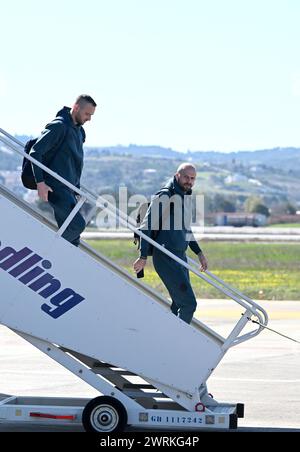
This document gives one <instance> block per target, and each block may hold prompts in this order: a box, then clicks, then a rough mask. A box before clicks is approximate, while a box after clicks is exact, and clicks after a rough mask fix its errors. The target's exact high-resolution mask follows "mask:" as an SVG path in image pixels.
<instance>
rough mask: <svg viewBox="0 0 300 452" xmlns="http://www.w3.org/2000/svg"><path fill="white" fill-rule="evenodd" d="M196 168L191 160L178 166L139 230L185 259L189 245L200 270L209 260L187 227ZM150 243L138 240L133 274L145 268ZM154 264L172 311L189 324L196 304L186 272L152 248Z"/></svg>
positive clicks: (153, 200) (202, 269) (154, 199)
mask: <svg viewBox="0 0 300 452" xmlns="http://www.w3.org/2000/svg"><path fill="white" fill-rule="evenodd" d="M196 175H197V172H196V168H195V166H194V165H191V164H190V163H183V164H182V165H180V166H179V168H178V169H177V171H176V174H175V175H174V177H173V178H172V179H171V180H170V181H169V183H168V184H167V185H166V187H163V188H162V189H161V190H160V191H159V192H158V193H156V195H155V196H154V197H153V199H152V201H151V204H150V206H149V208H148V211H147V213H146V215H145V218H144V220H143V222H142V224H141V227H140V230H141V231H142V232H143V233H144V234H146V235H147V236H148V237H150V238H152V239H155V241H156V242H157V243H159V244H160V245H161V246H163V247H165V248H166V249H167V250H169V251H171V252H172V253H173V254H175V255H176V256H177V257H179V258H180V259H182V260H183V261H185V262H186V261H187V258H186V250H187V248H188V247H190V248H191V250H192V251H193V252H194V253H195V254H196V255H197V256H198V259H199V262H200V270H201V271H206V270H207V267H208V263H207V260H206V257H205V256H204V254H203V253H202V251H201V249H200V247H199V245H198V243H197V242H196V240H195V237H194V235H193V233H192V231H191V229H190V224H191V213H192V203H191V194H192V187H193V185H194V183H195V181H196ZM150 250H151V245H150V244H149V242H148V241H147V240H143V239H142V240H141V244H140V257H139V258H138V259H137V260H136V261H135V262H134V264H133V267H134V270H135V272H136V273H139V272H140V271H142V270H143V269H144V267H145V266H146V263H147V256H148V255H150V254H151V251H150ZM152 253H153V256H152V258H153V265H154V268H155V270H156V271H157V273H158V275H159V276H160V278H161V280H162V281H163V283H164V284H165V286H166V288H167V289H168V292H169V294H170V296H171V299H172V305H171V311H172V312H173V314H175V315H176V316H178V317H179V318H180V319H182V320H183V321H185V322H186V323H190V322H191V320H192V318H193V314H194V312H195V310H196V307H197V302H196V297H195V295H194V292H193V289H192V287H191V283H190V278H189V271H188V270H187V269H186V268H185V267H183V266H182V265H181V264H179V263H178V262H176V261H174V260H173V259H172V258H171V257H169V256H167V255H166V254H165V253H163V252H162V251H160V250H158V249H157V248H155V247H153V250H152Z"/></svg>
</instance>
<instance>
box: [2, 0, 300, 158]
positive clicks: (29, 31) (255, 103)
mask: <svg viewBox="0 0 300 452" xmlns="http://www.w3.org/2000/svg"><path fill="white" fill-rule="evenodd" d="M0 5H1V15H0V39H1V59H0V127H2V128H3V129H5V130H7V131H8V132H10V133H12V134H14V133H17V134H32V135H36V134H38V133H39V132H40V131H41V130H42V129H43V127H44V125H45V124H46V123H47V122H49V120H51V119H52V118H53V117H54V116H55V115H56V112H57V111H58V110H59V109H60V108H61V107H62V106H64V105H68V106H71V105H72V103H73V102H74V100H75V98H76V97H77V95H78V94H81V93H87V94H90V95H91V96H92V97H93V98H94V99H95V100H96V102H97V104H98V108H97V110H96V113H95V115H94V117H93V119H92V121H91V122H90V123H88V124H86V126H85V129H86V133H87V141H86V144H87V145H88V146H114V145H119V144H121V145H124V146H128V145H130V144H137V145H157V146H164V147H169V148H173V149H174V150H178V151H187V150H190V151H200V150H203V151H208V150H216V151H225V152H227V151H238V150H256V149H267V148H274V147H287V146H292V147H300V127H299V124H300V27H299V23H300V2H299V0H85V1H79V0H50V1H49V0H47V1H44V0H26V2H25V1H23V0H10V1H8V2H6V1H3V0H0Z"/></svg>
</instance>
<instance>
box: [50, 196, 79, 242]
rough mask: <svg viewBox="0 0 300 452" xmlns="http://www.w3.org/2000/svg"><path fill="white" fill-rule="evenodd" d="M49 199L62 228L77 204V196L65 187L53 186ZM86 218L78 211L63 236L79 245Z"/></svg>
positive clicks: (58, 223)
mask: <svg viewBox="0 0 300 452" xmlns="http://www.w3.org/2000/svg"><path fill="white" fill-rule="evenodd" d="M48 201H49V204H50V205H51V207H52V208H53V210H54V216H55V219H56V222H57V225H58V227H59V228H60V227H61V226H62V224H63V223H64V222H65V220H66V219H67V217H68V216H69V215H70V213H71V211H72V210H73V209H74V207H75V206H76V204H77V200H76V197H75V195H74V193H73V192H71V191H70V190H68V189H65V188H61V187H59V188H57V189H55V187H54V188H53V193H51V192H49V194H48ZM85 226H86V225H85V220H84V218H83V216H82V215H81V214H80V213H79V212H77V214H76V215H75V217H74V218H73V220H72V221H71V223H70V224H69V226H68V227H67V229H66V230H65V232H64V233H63V235H62V237H63V238H64V239H66V240H68V242H71V243H72V244H73V245H75V246H78V245H79V243H80V234H81V233H82V231H83V230H84V228H85Z"/></svg>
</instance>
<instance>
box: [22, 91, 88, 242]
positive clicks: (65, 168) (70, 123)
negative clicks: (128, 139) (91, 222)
mask: <svg viewBox="0 0 300 452" xmlns="http://www.w3.org/2000/svg"><path fill="white" fill-rule="evenodd" d="M96 106H97V105H96V103H95V101H94V100H93V99H92V98H91V97H90V96H87V95H81V96H79V97H78V98H77V99H76V101H75V104H74V105H73V107H72V108H68V107H64V108H63V109H62V110H60V111H59V112H58V113H57V116H56V118H55V119H54V120H53V121H52V122H51V123H50V124H48V125H47V126H46V128H45V130H44V131H43V132H42V134H41V137H40V138H39V139H38V140H37V142H36V144H35V145H34V146H33V147H32V149H31V151H30V156H31V157H34V158H35V159H36V160H38V161H39V162H41V163H43V164H45V165H46V166H47V167H48V168H49V169H51V170H52V171H54V172H55V173H57V174H58V175H59V176H61V177H63V178H64V179H65V180H67V181H68V182H70V183H71V184H72V185H74V186H75V187H77V188H80V177H81V173H82V167H83V143H84V140H85V132H84V129H83V127H82V126H83V124H84V123H85V122H86V121H90V120H91V117H92V115H93V114H94V112H95V109H96ZM32 170H33V174H34V177H35V180H36V183H37V190H38V195H39V197H40V198H41V199H42V200H43V201H45V202H49V204H50V205H51V207H52V208H53V210H54V216H55V219H56V222H57V224H58V227H61V225H62V224H63V223H64V221H65V220H66V219H67V217H68V216H69V214H70V213H71V211H72V210H73V208H74V207H75V206H76V203H77V200H76V196H75V195H76V194H75V193H74V192H73V191H72V190H71V189H69V188H68V187H66V186H65V185H64V184H62V183H61V182H59V181H58V180H57V179H55V178H54V177H52V176H50V175H49V174H48V173H46V172H44V171H43V170H42V169H41V168H39V167H38V166H36V165H32ZM84 228H85V221H84V218H83V216H82V215H81V214H80V213H79V212H78V213H77V214H76V215H75V217H74V219H73V220H72V221H71V223H70V224H69V226H68V227H67V229H66V230H65V232H64V233H63V235H62V237H64V238H65V239H66V240H68V241H69V242H71V243H72V244H73V245H75V246H78V245H79V242H80V234H81V232H82V231H83V230H84Z"/></svg>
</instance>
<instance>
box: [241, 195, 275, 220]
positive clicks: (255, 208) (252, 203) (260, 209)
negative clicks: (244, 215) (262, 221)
mask: <svg viewBox="0 0 300 452" xmlns="http://www.w3.org/2000/svg"><path fill="white" fill-rule="evenodd" d="M245 211H246V212H248V213H260V214H262V215H266V217H269V216H270V211H269V209H268V207H267V206H266V205H265V204H264V202H263V200H262V199H261V198H260V197H258V196H250V197H249V198H247V199H246V202H245Z"/></svg>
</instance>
